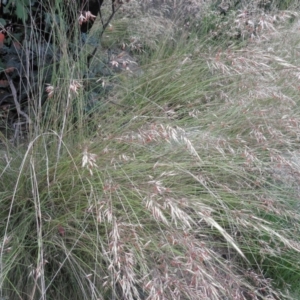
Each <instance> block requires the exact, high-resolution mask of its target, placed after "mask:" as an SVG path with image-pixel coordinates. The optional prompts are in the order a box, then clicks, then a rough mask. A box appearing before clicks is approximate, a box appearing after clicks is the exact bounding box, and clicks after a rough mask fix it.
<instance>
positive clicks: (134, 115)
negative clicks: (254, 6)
mask: <svg viewBox="0 0 300 300" xmlns="http://www.w3.org/2000/svg"><path fill="white" fill-rule="evenodd" d="M296 17H297V16H296V15H295V18H296ZM282 24H283V23H282ZM112 26H114V24H112ZM298 26H299V24H298V23H297V22H294V23H293V24H285V26H283V25H282V28H278V29H277V28H276V27H275V26H274V27H273V28H274V30H273V28H272V30H271V29H270V28H267V29H265V31H264V30H262V32H261V35H260V36H259V37H261V38H257V39H253V40H252V41H249V43H248V44H247V47H240V46H239V47H236V48H235V47H232V48H228V49H225V50H224V45H223V44H222V45H220V47H215V46H214V43H211V38H210V36H203V37H201V38H200V37H199V35H198V34H197V32H196V33H195V32H192V31H191V32H190V34H189V38H188V36H187V35H186V34H184V35H183V36H182V38H181V39H179V40H176V39H173V36H172V33H170V35H169V36H172V39H171V40H173V42H174V43H173V45H172V47H170V42H169V39H167V38H165V39H164V40H159V41H161V42H160V43H157V44H156V46H155V47H154V48H153V49H152V51H153V52H152V54H151V55H147V54H145V56H146V58H144V59H141V61H143V62H144V64H143V65H142V66H141V67H142V69H143V74H141V75H140V76H126V75H124V74H121V75H120V76H115V77H107V78H104V77H103V78H90V77H87V75H86V74H87V73H85V72H87V70H86V69H84V66H85V65H84V60H83V59H82V60H81V57H80V55H82V56H84V54H83V52H80V55H79V59H78V57H77V60H73V57H70V56H69V55H68V49H67V48H63V49H62V54H61V60H60V64H57V65H55V68H54V72H53V76H52V80H51V82H49V85H47V99H46V102H45V103H44V105H43V106H41V107H37V108H36V111H35V114H32V115H30V116H31V117H32V119H33V120H39V122H36V123H33V124H32V126H31V127H30V128H29V129H30V131H29V134H28V136H29V138H28V142H27V143H26V145H20V146H19V147H14V146H12V145H10V143H9V142H8V141H7V140H5V138H4V137H1V140H2V141H3V147H2V150H1V162H0V176H1V181H0V185H1V188H0V191H1V192H0V193H1V198H0V199H1V200H0V201H1V207H2V210H1V213H0V218H1V220H2V221H1V222H2V226H1V227H0V230H1V235H0V236H1V237H2V238H1V249H0V268H1V270H0V274H1V276H0V291H1V297H2V298H5V297H7V298H9V299H46V298H47V299H105V300H106V299H141V300H142V299H143V300H144V299H149V300H150V299H215V300H219V299H298V298H299V294H298V293H299V290H298V291H297V288H298V282H299V279H300V278H299V274H300V272H299V271H300V270H299V268H300V265H299V264H298V261H299V258H300V244H299V241H298V240H299V236H300V225H299V221H298V220H299V212H300V211H299V204H298V203H299V189H298V185H299V180H300V177H299V174H298V169H299V151H298V149H297V148H298V147H297V145H298V139H299V122H300V110H299V108H298V107H299V97H298V76H299V74H298V73H299V70H298V69H299V68H298V66H297V62H298V52H297V47H298V44H299V41H298V40H297V39H296V37H295V36H296V35H293V33H295V32H297V30H298ZM175 36H176V35H175ZM263 37H266V38H263ZM282 40H284V41H285V42H284V43H282ZM61 42H63V39H62V40H61ZM64 50H65V52H64ZM140 55H141V56H142V54H140ZM141 58H143V57H141ZM97 59H98V58H97ZM97 84H98V85H101V86H104V87H105V85H107V84H112V85H113V88H112V90H111V92H110V93H108V94H106V95H105V97H103V98H101V99H98V102H97V103H96V104H94V106H93V107H92V109H90V110H88V111H87V110H86V103H87V101H88V99H89V97H90V96H91V94H92V93H93V90H89V88H90V87H91V86H93V87H95V86H97ZM38 108H39V109H40V110H38ZM36 116H39V119H38V118H37V117H36ZM297 297H298V298H297Z"/></svg>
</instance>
